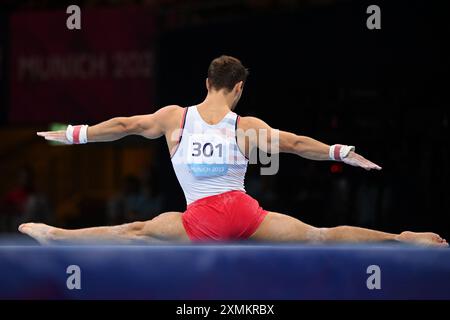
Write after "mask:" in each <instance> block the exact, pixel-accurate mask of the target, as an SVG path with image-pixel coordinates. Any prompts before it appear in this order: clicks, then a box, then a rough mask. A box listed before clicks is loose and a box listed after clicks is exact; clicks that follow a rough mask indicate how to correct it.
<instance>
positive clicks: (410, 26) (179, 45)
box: [0, 0, 450, 238]
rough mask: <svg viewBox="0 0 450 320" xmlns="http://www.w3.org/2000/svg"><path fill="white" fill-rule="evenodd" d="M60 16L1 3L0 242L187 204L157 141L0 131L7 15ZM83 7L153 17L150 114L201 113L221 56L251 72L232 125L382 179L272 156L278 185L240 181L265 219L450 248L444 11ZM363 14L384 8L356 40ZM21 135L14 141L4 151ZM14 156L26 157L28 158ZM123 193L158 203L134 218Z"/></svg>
mask: <svg viewBox="0 0 450 320" xmlns="http://www.w3.org/2000/svg"><path fill="white" fill-rule="evenodd" d="M68 4H72V2H65V1H6V2H5V1H3V4H2V9H0V19H1V21H0V45H1V47H0V48H1V49H2V54H1V57H2V59H1V61H2V65H1V72H0V77H1V78H0V81H1V89H2V90H1V93H2V96H1V103H0V123H1V124H2V128H1V130H0V131H1V136H0V138H1V141H2V142H1V144H2V145H1V149H0V169H1V170H2V171H3V172H4V174H2V175H4V179H2V181H1V182H0V185H1V187H0V191H2V192H3V194H4V196H3V197H4V199H6V200H3V205H2V210H0V211H1V213H0V216H1V215H3V217H4V222H3V227H2V228H1V229H3V231H4V232H14V230H15V227H16V226H17V224H18V223H20V222H21V221H24V220H30V219H32V220H36V219H38V220H43V221H45V222H49V223H53V224H56V225H58V226H65V227H81V226H90V225H96V224H112V223H123V222H126V221H130V220H134V219H137V218H140V219H141V218H142V219H145V218H151V217H152V216H154V215H156V214H157V213H158V212H164V211H173V210H179V211H182V210H183V209H184V206H185V204H184V197H183V194H182V192H181V188H180V187H179V185H178V183H177V181H176V179H175V175H174V173H173V170H172V168H171V164H170V159H169V155H168V152H167V147H166V146H165V143H164V141H163V140H162V139H160V140H158V141H145V140H144V139H141V138H136V137H128V138H126V139H123V140H122V141H119V142H114V143H111V144H108V145H106V144H98V145H94V144H93V145H86V146H75V147H73V146H71V147H56V146H49V145H48V144H46V143H45V142H43V141H41V140H39V139H38V138H37V137H34V131H37V130H43V129H46V128H48V125H49V123H37V122H35V121H33V119H27V120H29V121H26V123H21V124H15V123H11V121H10V120H9V119H10V118H9V116H8V115H9V114H10V112H11V103H10V92H11V83H10V81H8V79H9V78H8V77H9V72H11V70H10V64H9V61H10V60H11V58H12V57H11V56H10V54H9V53H10V52H11V51H10V50H9V49H10V43H11V42H10V39H11V38H12V37H13V35H14V30H12V29H11V28H9V27H8V26H9V24H8V17H10V16H11V15H13V14H17V13H20V12H29V13H33V12H37V13H38V12H42V11H47V10H56V11H57V10H63V11H61V12H62V14H65V13H64V11H65V8H66V6H67V5H68ZM79 4H80V6H81V9H82V12H84V10H91V9H92V8H111V9H117V10H120V9H121V8H122V7H128V6H138V7H142V9H143V10H144V9H145V10H151V11H152V12H154V15H155V19H156V25H157V36H156V37H155V39H152V41H153V45H154V48H155V61H154V77H155V79H156V81H155V83H154V88H153V89H154V95H155V98H154V99H155V101H154V106H148V108H149V110H154V109H155V108H159V107H161V106H164V105H168V104H179V105H182V106H188V105H192V104H195V103H198V102H201V100H202V99H203V98H204V95H205V94H206V90H205V84H204V80H205V77H206V70H207V67H208V64H209V62H210V61H211V59H213V58H215V57H216V56H219V55H221V54H229V55H233V56H236V57H238V58H239V59H241V61H242V62H243V63H244V65H245V66H247V67H248V68H249V69H250V76H249V79H248V82H247V83H246V88H245V91H244V95H243V97H242V99H241V102H240V103H239V105H238V108H237V110H236V111H237V113H239V114H241V115H243V116H245V115H252V116H257V117H260V118H262V119H264V120H265V121H266V122H268V123H269V124H270V125H271V126H272V127H275V128H280V129H283V130H288V131H292V132H295V133H297V134H301V135H307V136H311V137H313V138H316V139H318V140H320V141H323V142H325V143H328V144H333V143H343V144H349V145H355V146H356V148H357V149H356V150H357V152H359V153H360V154H362V155H364V156H365V157H367V158H368V159H370V160H372V161H374V162H375V163H377V164H379V165H381V166H382V167H383V170H382V171H381V172H366V171H364V170H362V169H359V168H353V167H348V166H341V165H340V164H336V163H332V162H313V161H309V160H305V159H301V158H299V157H295V156H293V155H282V156H281V163H280V170H279V173H278V175H276V176H265V177H261V176H260V175H259V171H258V167H257V166H254V167H253V168H249V172H248V175H247V191H248V192H249V193H250V194H251V195H253V196H255V197H256V198H257V199H258V200H259V201H260V203H261V205H262V206H263V207H265V208H266V209H268V210H271V211H278V212H282V213H287V214H290V215H293V216H295V217H297V218H299V219H301V220H302V221H304V222H306V223H310V224H313V225H317V226H324V227H325V226H335V225H341V224H348V225H357V226H363V227H370V228H376V229H381V230H384V231H390V232H400V231H403V230H413V231H434V232H437V233H440V234H441V235H442V236H444V237H447V238H448V237H450V217H449V209H450V206H449V202H450V200H449V198H450V188H449V182H448V180H449V178H450V177H449V161H450V157H449V151H450V145H449V136H450V135H449V124H448V121H449V98H448V84H449V81H448V75H449V66H450V55H449V50H448V49H447V44H448V39H449V35H450V22H449V18H448V15H449V12H450V11H448V8H447V6H446V5H445V3H444V1H425V0H422V1H395V3H394V1H390V2H389V1H374V2H365V1H344V0H323V1H313V0H310V1H292V0H291V1H250V0H248V1H137V0H136V1H83V2H79ZM370 4H377V5H379V6H380V8H381V26H382V29H381V30H368V29H367V28H366V19H367V17H368V16H369V15H368V14H367V13H366V8H367V6H368V5H370ZM73 32H76V31H73ZM98 94H99V95H108V91H107V90H105V91H104V92H99V93H98ZM38 104H39V101H38V100H37V101H36V105H38ZM78 107H79V108H83V107H86V106H74V105H73V103H71V107H70V108H78ZM111 108H116V109H117V108H118V109H119V110H120V108H122V106H111ZM123 108H124V109H126V106H123ZM72 111H73V110H72ZM124 114H126V111H125V110H124ZM120 115H121V114H117V116H120ZM62 120H63V122H64V121H65V122H66V123H70V119H62ZM97 120H98V119H85V123H88V124H94V123H96V122H98V121H97ZM104 120H106V119H104ZM17 130H18V131H17ZM16 131H17V132H16ZM18 135H23V136H24V138H23V139H22V140H20V141H19V140H17V144H16V143H11V141H13V140H14V139H15V138H14V139H13V138H11V137H16V136H18ZM6 142H8V143H6ZM24 148H27V150H32V151H30V152H26V153H25V152H24V151H23V150H24ZM68 148H71V149H70V151H68ZM44 158H45V159H46V160H45V161H44V160H43V159H44ZM137 158H138V160H139V159H144V160H142V161H141V162H140V161H138V160H136V159H137ZM39 159H41V160H39ZM66 159H72V160H66ZM74 159H75V160H74ZM61 162H63V163H61ZM25 168H26V169H25ZM105 168H109V169H108V170H107V169H105ZM64 170H66V171H67V172H66V171H64ZM102 170H103V171H102ZM105 170H106V171H105ZM68 171H70V174H69V173H68ZM20 172H32V174H31V173H28V175H30V176H31V175H32V176H33V177H34V178H33V179H31V180H33V183H32V187H30V188H24V189H25V190H26V192H23V193H24V194H25V196H23V197H22V198H21V201H22V202H23V203H26V202H27V201H29V199H30V195H38V196H36V198H37V199H40V200H39V201H38V202H39V203H40V206H41V207H36V206H35V207H34V209H30V210H31V211H30V210H28V211H27V209H24V208H23V203H22V205H19V206H17V204H15V207H14V206H12V205H11V204H10V203H9V204H8V201H7V200H8V193H11V190H12V191H14V190H15V188H18V186H19V188H20V185H21V184H20V182H17V179H16V178H15V177H16V176H17V173H20ZM133 177H134V178H133ZM22 185H23V184H22ZM130 195H131V196H130ZM133 195H139V197H137V198H139V199H142V198H146V199H147V201H148V202H150V203H154V202H155V201H156V200H155V201H154V199H157V201H156V202H157V203H158V205H157V206H155V207H154V208H152V209H145V205H142V203H145V201H144V200H142V201H143V202H139V201H140V200H139V201H137V202H139V203H141V205H135V206H133V205H126V204H124V203H128V202H130V201H128V200H127V199H128V198H129V197H132V196H133ZM19 198H20V197H19ZM133 199H134V198H133ZM127 201H128V202H127ZM10 202H11V201H10ZM19 202H20V201H19ZM131 202H133V201H131ZM25 207H26V206H25ZM38 208H44V209H45V210H44V209H38ZM114 208H115V209H114ZM117 208H120V209H117ZM124 208H128V209H124ZM130 208H131V209H130ZM143 208H144V209H143ZM40 210H41V211H40ZM146 210H147V211H146ZM43 211H45V212H46V214H45V215H43V214H41V213H42V212H43ZM118 211H120V212H121V213H120V214H118V213H117V212H118ZM111 212H113V213H111ZM0 221H1V220H0Z"/></svg>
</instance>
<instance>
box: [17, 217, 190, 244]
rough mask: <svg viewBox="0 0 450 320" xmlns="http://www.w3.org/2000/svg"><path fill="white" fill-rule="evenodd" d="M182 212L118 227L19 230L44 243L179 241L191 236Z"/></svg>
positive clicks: (38, 225)
mask: <svg viewBox="0 0 450 320" xmlns="http://www.w3.org/2000/svg"><path fill="white" fill-rule="evenodd" d="M181 215H182V213H181V212H166V213H162V214H160V215H159V216H157V217H155V218H154V219H152V220H148V221H137V222H132V223H127V224H122V225H117V226H107V227H93V228H85V229H76V230H67V229H62V228H56V227H52V226H49V225H46V224H42V223H24V224H22V225H20V226H19V231H20V232H22V233H24V234H27V235H29V236H30V237H32V238H34V239H36V240H37V241H38V242H39V243H41V244H48V243H51V242H54V241H68V242H76V243H83V242H85V243H92V242H96V241H103V242H107V241H112V242H120V243H131V242H134V241H149V242H161V241H180V242H187V241H189V238H188V236H187V234H186V231H185V230H184V227H183V223H182V220H181Z"/></svg>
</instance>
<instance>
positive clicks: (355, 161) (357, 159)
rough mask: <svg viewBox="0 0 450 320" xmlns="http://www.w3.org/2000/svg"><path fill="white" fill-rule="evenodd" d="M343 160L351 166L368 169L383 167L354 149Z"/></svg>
mask: <svg viewBox="0 0 450 320" xmlns="http://www.w3.org/2000/svg"><path fill="white" fill-rule="evenodd" d="M342 161H343V162H345V163H346V164H349V165H351V166H355V167H361V168H364V169H366V170H367V171H369V170H372V169H375V170H381V167H380V166H379V165H376V164H375V163H373V162H371V161H369V160H367V159H366V158H364V157H363V156H361V155H359V154H357V153H356V152H354V151H350V152H349V154H348V155H347V156H346V157H345V158H344V159H342Z"/></svg>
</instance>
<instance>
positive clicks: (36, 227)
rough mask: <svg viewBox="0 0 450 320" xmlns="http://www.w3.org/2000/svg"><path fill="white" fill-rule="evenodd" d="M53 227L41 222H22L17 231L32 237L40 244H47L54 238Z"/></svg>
mask: <svg viewBox="0 0 450 320" xmlns="http://www.w3.org/2000/svg"><path fill="white" fill-rule="evenodd" d="M55 230H56V228H55V227H51V226H48V225H46V224H43V223H23V224H21V225H20V226H19V231H20V232H22V233H24V234H27V235H29V236H30V237H32V238H34V239H35V240H36V241H38V242H39V243H40V244H49V243H51V242H52V241H53V240H55V239H54V231H55Z"/></svg>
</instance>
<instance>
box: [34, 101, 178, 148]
mask: <svg viewBox="0 0 450 320" xmlns="http://www.w3.org/2000/svg"><path fill="white" fill-rule="evenodd" d="M180 109H181V108H180V107H179V106H167V107H163V108H161V109H159V110H158V111H156V112H155V113H152V114H147V115H138V116H132V117H116V118H112V119H110V120H107V121H104V122H101V123H99V124H96V125H94V126H89V127H88V126H75V127H73V128H72V131H70V132H68V130H58V131H46V132H38V133H37V135H38V136H41V137H44V138H45V139H46V140H51V141H57V142H61V143H65V144H72V143H85V142H108V141H115V140H119V139H121V138H123V137H126V136H129V135H140V136H143V137H145V138H148V139H156V138H159V137H161V136H162V135H164V134H165V133H166V131H167V130H168V127H169V126H170V124H171V122H172V121H173V119H174V115H175V113H176V112H177V111H179V110H180ZM70 127H71V126H70ZM77 130H78V131H77ZM83 130H84V131H83ZM83 135H84V137H83Z"/></svg>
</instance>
